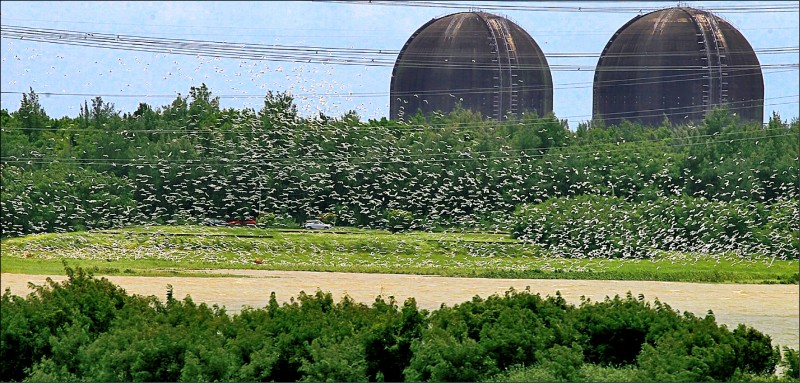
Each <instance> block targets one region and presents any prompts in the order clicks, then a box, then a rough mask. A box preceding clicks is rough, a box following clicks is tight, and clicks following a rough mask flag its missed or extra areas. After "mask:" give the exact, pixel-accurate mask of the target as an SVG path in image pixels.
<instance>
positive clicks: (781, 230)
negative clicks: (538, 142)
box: [512, 195, 800, 259]
mask: <svg viewBox="0 0 800 383" xmlns="http://www.w3.org/2000/svg"><path fill="white" fill-rule="evenodd" d="M797 211H798V200H797V199H783V198H779V199H777V200H775V201H773V202H772V203H771V204H764V203H762V202H757V201H746V200H733V201H724V200H717V201H714V200H712V201H709V200H707V199H705V198H702V197H688V196H685V195H684V196H680V197H663V198H659V199H656V200H653V201H642V202H629V201H626V200H624V199H622V198H619V197H607V196H592V195H589V196H576V197H567V198H559V199H550V200H548V201H547V202H544V203H540V204H531V205H524V206H523V207H521V208H520V209H519V211H518V212H517V216H518V219H517V221H516V223H515V226H514V228H513V231H512V235H513V236H514V237H516V238H520V239H523V240H526V241H531V242H533V243H538V244H544V245H546V246H547V247H548V248H549V249H550V250H551V251H553V252H555V253H556V254H559V255H563V256H567V257H586V256H588V257H592V256H609V255H610V256H615V257H636V258H641V257H646V256H648V254H650V253H652V251H653V250H663V251H679V252H700V253H725V252H733V253H735V254H737V255H751V254H767V255H769V256H770V257H776V258H782V259H797V258H799V257H800V238H798V234H797V233H798V230H800V222H798V220H797V216H796V214H795V215H794V216H793V215H792V214H791V212H797Z"/></svg>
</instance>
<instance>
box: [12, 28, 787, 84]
mask: <svg viewBox="0 0 800 383" xmlns="http://www.w3.org/2000/svg"><path fill="white" fill-rule="evenodd" d="M0 37H2V38H7V39H18V40H23V41H35V42H42V43H50V44H59V45H72V46H85V47H92V48H106V49H118V50H131V51H142V52H150V53H165V54H177V55H186V56H195V57H216V58H234V59H241V60H253V61H266V60H268V61H283V62H295V63H316V64H338V65H359V66H392V67H393V66H395V64H396V60H395V56H397V55H398V54H399V51H394V50H383V49H364V48H335V47H320V46H302V45H275V44H273V45H267V44H246V43H230V42H222V41H204V40H188V39H173V38H152V37H150V38H148V37H142V36H133V35H119V34H106V33H91V32H80V31H70V30H56V29H44V28H29V27H20V26H13V25H2V26H0ZM762 51H763V52H764V53H765V54H784V53H794V52H800V47H770V48H763V49H762ZM743 52H746V51H742V52H738V51H732V52H729V53H730V54H736V53H743ZM652 54H653V53H652V52H650V53H648V52H643V53H638V54H632V55H633V56H634V57H635V56H636V55H639V56H648V55H652ZM668 54H672V53H668ZM681 54H683V53H681ZM688 54H689V55H691V56H695V55H697V53H696V52H690V53H688ZM562 55H563V56H562V57H570V58H574V57H599V54H597V55H596V54H594V53H592V54H591V56H585V54H583V53H580V52H577V53H562ZM630 56H631V55H630V54H619V57H630ZM431 58H433V59H435V58H436V57H435V55H434V56H430V55H428V56H426V57H425V58H423V59H413V58H411V59H409V58H407V57H404V59H403V60H402V65H403V66H404V67H409V68H447V69H459V68H461V69H468V70H488V71H495V70H496V68H494V67H493V66H491V65H487V66H481V65H476V63H466V62H460V61H459V60H455V61H453V62H450V61H449V56H448V58H443V60H445V61H442V62H432V61H431ZM523 61H525V60H523ZM532 61H539V60H532ZM514 68H515V69H516V70H538V69H549V70H551V71H587V70H602V71H612V72H613V71H630V70H642V68H640V67H637V66H613V67H603V68H602V69H598V68H595V67H594V66H585V65H547V64H546V63H521V64H517V65H515V66H514ZM703 68H716V67H715V66H713V65H710V66H704V67H703ZM726 68H731V67H726ZM735 68H737V69H756V68H761V69H765V68H800V64H797V63H781V64H766V65H737V66H736V67H735ZM697 69H698V66H697V65H670V66H649V67H648V68H647V69H646V70H650V71H656V70H672V71H693V70H697Z"/></svg>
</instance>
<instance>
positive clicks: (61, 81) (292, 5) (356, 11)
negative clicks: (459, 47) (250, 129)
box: [0, 1, 800, 129]
mask: <svg viewBox="0 0 800 383" xmlns="http://www.w3.org/2000/svg"><path fill="white" fill-rule="evenodd" d="M463 4H471V5H475V6H476V8H480V6H484V7H486V6H491V5H509V4H512V5H523V6H548V5H552V6H557V7H569V6H580V7H585V8H586V9H592V8H593V7H594V8H595V9H596V8H597V7H604V8H613V7H618V6H619V7H625V8H636V7H641V8H642V9H643V11H644V12H646V11H647V10H652V9H657V8H665V7H671V6H676V5H678V2H674V1H673V2H599V3H591V2H550V3H544V2H524V3H522V2H517V3H509V2H451V3H447V5H449V6H451V7H444V6H435V7H410V6H396V5H377V4H368V3H360V4H353V3H327V2H272V1H267V2H211V1H209V2H206V1H203V2H191V1H181V2H138V1H136V2H124V1H112V2H103V1H88V2H67V1H65V2H40V1H35V2H26V1H2V7H1V9H0V16H1V17H2V24H3V25H4V26H6V25H11V26H22V27H29V28H50V29H60V30H70V31H80V32H93V33H110V34H120V35H136V36H147V37H154V38H176V39H190V40H204V41H222V42H229V43H243V44H283V45H302V46H320V47H336V48H370V49H384V50H393V51H397V50H399V49H401V48H402V46H403V44H404V43H405V42H406V40H407V39H408V38H409V37H410V36H411V34H412V33H413V32H414V31H415V30H416V29H417V28H419V27H420V26H421V25H422V24H424V23H425V22H427V21H428V20H430V19H431V18H435V17H441V16H444V15H447V14H450V13H454V12H458V11H463V9H460V8H453V7H452V6H455V5H463ZM681 4H682V5H686V6H691V7H696V8H701V9H707V10H711V11H714V10H716V9H722V8H725V7H728V8H730V7H732V6H750V7H755V6H758V5H776V4H777V5H781V4H782V5H787V4H797V2H779V1H769V2H750V1H741V2H735V1H732V2H720V1H717V2H702V1H686V2H682V3H681ZM489 11H490V12H492V13H496V14H500V15H503V16H506V17H508V18H509V19H511V20H512V21H514V22H516V23H517V24H518V25H520V26H521V27H522V28H524V29H525V30H526V31H528V33H529V34H530V35H531V36H532V37H533V38H534V39H535V40H536V41H537V43H538V44H539V46H540V47H541V48H542V50H543V51H544V53H545V54H546V55H548V54H554V53H568V52H590V53H599V52H601V51H602V49H603V47H604V46H605V44H606V43H607V41H608V39H609V38H610V37H611V36H612V35H613V34H614V32H615V31H616V30H617V29H618V28H620V27H621V26H622V25H623V24H625V23H626V22H627V21H628V20H630V19H631V18H632V17H634V16H635V15H636V12H627V11H616V12H614V11H611V12H583V11H581V12H555V11H549V12H543V11H531V10H512V9H503V10H489ZM715 13H716V14H717V15H719V16H722V17H723V18H724V19H725V20H727V21H728V22H730V23H731V24H733V25H734V26H735V27H736V28H738V29H739V30H740V31H741V32H742V33H743V34H744V36H745V37H746V38H747V39H748V40H749V42H750V44H751V45H752V46H753V47H754V48H755V49H765V48H776V47H793V48H797V47H798V45H800V42H799V41H798V40H800V38H798V36H799V35H800V31H798V29H799V28H798V25H800V20H799V19H798V12H797V10H796V9H795V10H794V11H792V12H762V11H750V12H741V11H739V12H737V11H723V10H720V11H718V12H715ZM0 54H1V56H0V57H1V58H0V60H1V61H0V62H1V63H2V66H1V67H0V81H1V83H2V91H3V94H2V100H1V101H2V108H5V109H8V110H9V111H14V110H17V109H18V107H19V101H20V99H21V95H20V94H19V92H26V91H28V89H29V88H33V90H34V91H36V92H37V93H39V94H42V96H41V103H42V105H43V106H44V108H45V111H46V112H47V113H48V115H50V116H51V117H62V116H70V117H74V116H77V115H78V108H79V106H80V105H82V104H83V102H84V101H85V100H86V101H91V99H92V98H93V96H87V95H100V96H102V97H103V99H104V100H105V101H108V102H113V103H114V105H115V106H116V108H117V109H118V110H120V111H121V112H132V111H134V110H135V109H136V106H137V105H138V103H139V102H146V103H148V104H150V105H152V106H154V107H160V106H164V105H167V104H169V103H170V102H171V101H172V100H174V99H175V97H176V95H177V93H181V94H183V95H186V94H187V93H188V91H189V88H190V87H192V86H199V85H200V84H202V83H205V84H206V85H207V86H208V87H209V89H210V90H211V92H212V93H213V95H216V96H220V97H221V103H222V106H223V107H233V108H243V107H250V108H255V109H258V108H259V107H260V105H261V104H262V98H263V95H264V94H266V92H267V90H272V91H290V92H292V94H293V95H294V97H295V101H296V103H297V104H298V107H299V108H300V110H301V113H303V114H305V115H315V114H317V113H320V112H322V113H325V114H327V115H332V116H339V115H341V114H343V113H345V112H347V111H348V110H355V111H356V112H358V114H359V115H360V116H361V118H362V120H366V119H372V118H381V117H384V116H387V115H388V109H389V105H388V104H389V83H390V82H389V81H390V76H391V71H392V68H391V66H373V67H364V66H350V65H332V64H327V65H323V64H314V63H292V62H276V61H264V60H241V59H234V58H210V57H197V56H183V55H175V54H168V53H150V52H137V51H128V50H116V49H103V48H94V47H80V46H69V45H59V44H48V43H41V42H29V41H24V40H16V39H8V38H3V39H2V40H0ZM759 60H760V62H761V64H762V65H769V64H795V67H794V68H788V69H787V68H783V69H779V70H775V69H773V70H770V71H765V73H764V83H765V99H766V101H765V104H766V105H767V106H766V108H765V113H764V114H765V119H767V118H769V116H770V115H771V114H772V111H777V112H778V113H780V115H781V117H782V118H783V119H791V118H793V117H798V115H800V113H799V112H798V97H800V96H798V94H800V89H798V88H800V85H798V84H799V83H800V79H799V78H798V73H799V72H798V68H797V67H796V64H798V61H800V60H799V59H798V53H797V51H796V50H793V51H791V52H789V53H788V54H787V53H782V54H764V55H761V54H759ZM548 61H549V63H550V65H551V66H552V65H554V64H557V65H580V66H581V67H583V68H588V69H587V70H581V71H554V72H553V73H552V74H553V82H554V111H555V113H556V115H557V116H558V117H559V118H562V119H568V120H569V122H570V127H572V128H573V129H574V128H575V127H576V126H577V124H578V123H579V122H581V121H586V120H588V119H589V118H590V115H591V108H592V99H591V98H592V88H591V85H592V84H591V83H592V78H593V72H592V69H593V68H594V66H595V65H596V64H597V59H596V58H593V57H580V58H561V57H548ZM46 93H53V94H65V93H69V94H77V95H69V96H57V95H45V94H46Z"/></svg>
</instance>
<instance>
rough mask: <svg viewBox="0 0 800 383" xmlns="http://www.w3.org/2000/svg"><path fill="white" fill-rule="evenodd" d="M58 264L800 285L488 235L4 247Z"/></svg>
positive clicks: (76, 240) (177, 238)
mask: <svg viewBox="0 0 800 383" xmlns="http://www.w3.org/2000/svg"><path fill="white" fill-rule="evenodd" d="M62 260H67V261H68V262H69V263H70V264H71V265H75V266H80V267H82V268H84V269H87V270H92V271H94V272H95V273H96V274H103V275H153V276H155V275H189V274H192V275H194V272H193V271H196V270H202V269H210V268H214V269H269V270H304V271H342V272H366V273H403V274H431V275H443V276H453V277H486V278H535V279H545V278H547V279H555V278H559V279H608V280H611V279H615V280H654V281H684V282H715V283H797V278H798V262H797V261H787V260H773V259H770V258H769V257H764V256H754V257H748V258H744V257H737V256H733V255H725V254H715V255H694V254H674V253H663V252H662V253H657V254H653V256H652V257H651V258H650V259H584V258H573V259H564V258H556V257H552V256H550V255H549V254H548V253H547V251H545V250H542V249H540V248H538V247H537V246H535V245H531V244H526V243H521V242H517V241H515V240H513V239H511V238H509V236H508V235H507V234H489V233H423V232H409V233H398V234H392V233H389V232H386V231H380V230H363V229H349V228H339V229H336V230H332V231H304V230H276V229H262V228H249V227H241V228H233V227H219V228H217V227H200V226H173V227H169V226H155V227H135V228H129V229H124V230H114V231H97V232H83V233H62V234H41V235H31V236H26V237H20V238H9V239H4V240H3V241H2V258H0V269H1V270H2V272H4V273H23V274H61V273H62V272H63V264H62ZM204 275H205V274H204Z"/></svg>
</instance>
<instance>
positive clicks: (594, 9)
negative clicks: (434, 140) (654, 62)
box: [324, 0, 800, 13]
mask: <svg viewBox="0 0 800 383" xmlns="http://www.w3.org/2000/svg"><path fill="white" fill-rule="evenodd" d="M324 2H329V3H347V4H358V5H387V6H401V7H422V8H448V9H464V10H469V11H525V12H587V13H647V12H651V11H657V10H660V9H664V7H631V6H629V5H627V4H626V3H625V2H622V3H620V4H622V5H615V6H596V5H590V6H584V5H540V4H535V5H533V4H529V3H512V4H496V3H495V4H490V3H458V2H450V1H395V0H392V1H379V0H372V1H369V2H366V1H345V0H331V1H324ZM703 9H704V10H707V11H712V12H725V13H754V12H769V13H775V12H797V10H798V9H800V6H798V4H797V3H796V2H792V3H790V4H787V3H783V2H782V3H776V4H764V5H762V4H758V5H719V6H716V5H714V6H711V7H703Z"/></svg>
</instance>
